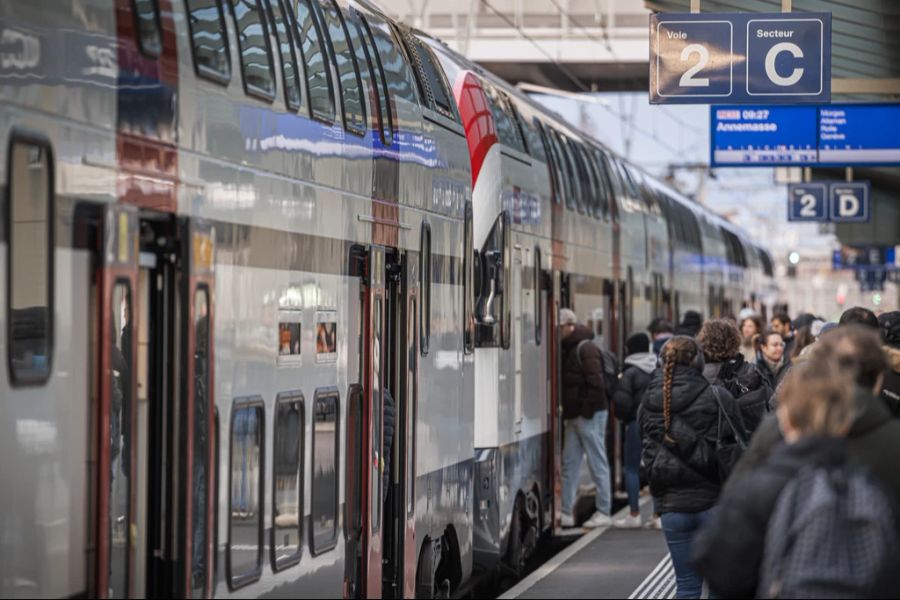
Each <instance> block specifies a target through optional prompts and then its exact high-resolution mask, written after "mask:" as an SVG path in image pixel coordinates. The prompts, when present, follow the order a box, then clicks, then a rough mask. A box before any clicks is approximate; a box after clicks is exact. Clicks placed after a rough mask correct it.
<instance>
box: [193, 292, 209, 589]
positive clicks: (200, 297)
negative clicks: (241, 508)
mask: <svg viewBox="0 0 900 600" xmlns="http://www.w3.org/2000/svg"><path fill="white" fill-rule="evenodd" d="M209 337H210V331H209V290H208V289H207V288H206V287H205V286H202V287H198V288H197V290H196V291H195V292H194V431H193V442H192V444H193V449H194V450H193V459H192V462H193V469H192V475H191V488H192V489H191V502H192V507H191V511H192V519H191V528H192V530H193V531H192V533H191V540H192V545H191V589H192V590H193V591H194V597H202V596H205V595H206V594H205V593H204V591H205V587H206V580H207V577H206V574H207V569H208V567H207V564H206V559H207V556H206V540H207V538H208V529H209V527H208V524H207V519H208V517H209V514H208V510H207V500H208V499H209V480H210V477H209V448H210V446H209V432H210V414H209V413H210V389H209V388H210V383H211V382H210V377H209V375H210V374H209V346H210V344H209V342H210V340H209Z"/></svg>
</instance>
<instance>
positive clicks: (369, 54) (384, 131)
mask: <svg viewBox="0 0 900 600" xmlns="http://www.w3.org/2000/svg"><path fill="white" fill-rule="evenodd" d="M351 14H352V16H353V17H352V21H353V22H354V24H355V25H356V29H357V31H358V32H359V37H360V38H361V40H362V48H363V50H364V51H365V54H366V59H367V60H368V63H369V69H371V71H372V80H373V85H374V86H375V88H376V91H377V94H378V98H377V101H378V109H379V111H380V117H379V120H380V125H381V141H382V142H384V144H385V145H386V146H389V145H390V144H391V142H392V138H393V130H394V124H393V122H392V118H391V102H390V100H389V99H388V84H387V79H386V78H385V75H384V66H383V65H382V64H381V57H380V56H379V55H378V52H377V51H376V50H375V39H374V38H373V37H372V30H371V29H370V28H369V24H368V23H367V22H366V20H365V17H363V15H362V14H361V13H359V12H358V11H356V10H354V9H351ZM360 68H362V65H360Z"/></svg>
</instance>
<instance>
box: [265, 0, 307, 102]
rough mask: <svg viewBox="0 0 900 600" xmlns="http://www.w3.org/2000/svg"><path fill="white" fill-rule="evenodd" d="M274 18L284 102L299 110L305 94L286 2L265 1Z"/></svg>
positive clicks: (280, 0)
mask: <svg viewBox="0 0 900 600" xmlns="http://www.w3.org/2000/svg"><path fill="white" fill-rule="evenodd" d="M265 1H266V4H268V7H269V14H270V15H271V16H272V28H273V29H274V31H275V38H276V40H277V41H278V52H279V53H280V56H281V76H282V78H283V79H284V102H285V104H286V105H287V107H288V108H289V109H290V110H299V109H300V105H301V103H302V97H303V93H302V92H301V90H300V75H299V72H298V71H297V54H296V52H295V50H294V40H293V36H291V30H292V28H291V26H290V23H291V14H290V12H288V10H289V9H287V8H286V7H285V5H284V1H285V0H265Z"/></svg>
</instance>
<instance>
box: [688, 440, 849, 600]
mask: <svg viewBox="0 0 900 600" xmlns="http://www.w3.org/2000/svg"><path fill="white" fill-rule="evenodd" d="M846 461H847V449H846V445H845V444H844V440H841V439H835V438H820V437H809V438H803V439H801V440H799V441H797V442H796V443H795V444H790V445H789V444H785V443H784V442H781V443H778V444H777V445H776V446H775V448H774V449H773V450H772V453H771V455H770V456H769V457H768V459H767V460H766V461H765V462H764V463H763V464H761V465H759V466H758V467H757V468H756V469H754V470H753V471H752V472H750V473H748V474H747V476H746V477H744V478H742V479H741V480H740V481H738V482H737V483H735V484H734V485H729V486H728V487H727V488H726V490H725V491H724V492H723V493H722V499H721V500H720V502H719V509H718V511H716V512H715V513H714V515H713V517H712V519H710V520H709V521H708V522H707V523H706V525H705V526H704V527H703V528H702V529H701V530H700V532H699V533H698V535H697V537H695V538H694V546H693V550H692V560H693V562H694V566H695V567H696V569H697V571H698V572H699V573H700V574H701V575H703V577H704V579H706V580H707V581H708V582H709V586H710V589H711V590H713V591H714V592H715V593H716V594H717V595H718V596H719V597H721V598H753V597H754V596H755V595H756V586H757V582H758V581H759V574H760V568H761V566H762V560H763V553H764V550H765V543H766V528H767V526H768V524H769V517H770V516H771V515H772V513H773V511H774V510H775V504H776V502H777V501H778V496H779V494H780V493H781V490H782V489H783V488H784V486H786V485H787V484H788V482H789V481H790V480H791V479H793V478H794V476H795V475H796V474H797V472H798V471H800V469H802V468H803V467H806V466H810V465H817V466H825V467H828V466H837V465H841V464H843V463H845V462H846Z"/></svg>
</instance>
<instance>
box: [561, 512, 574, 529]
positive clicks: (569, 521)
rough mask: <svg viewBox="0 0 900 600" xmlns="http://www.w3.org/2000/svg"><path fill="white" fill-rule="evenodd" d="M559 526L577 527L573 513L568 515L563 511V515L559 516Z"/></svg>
mask: <svg viewBox="0 0 900 600" xmlns="http://www.w3.org/2000/svg"><path fill="white" fill-rule="evenodd" d="M559 526H560V527H575V517H573V516H572V515H568V514H566V513H562V516H561V517H560V518H559Z"/></svg>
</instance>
